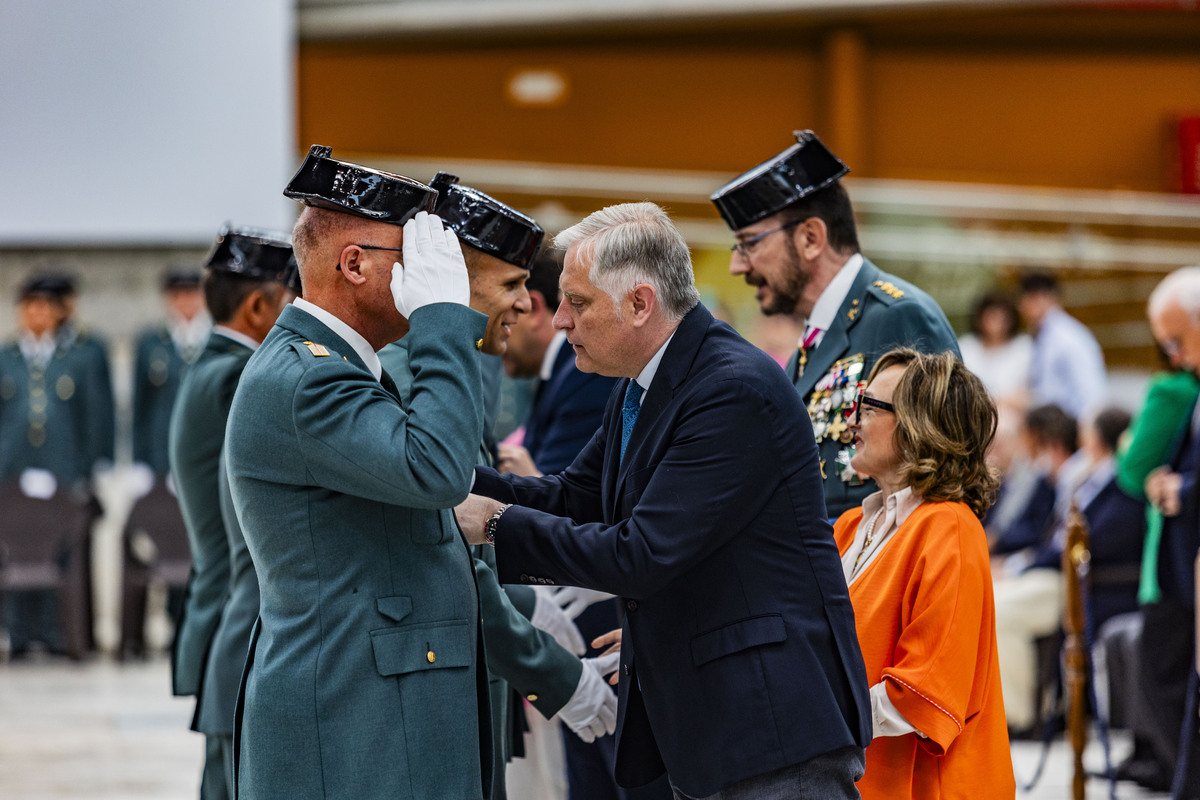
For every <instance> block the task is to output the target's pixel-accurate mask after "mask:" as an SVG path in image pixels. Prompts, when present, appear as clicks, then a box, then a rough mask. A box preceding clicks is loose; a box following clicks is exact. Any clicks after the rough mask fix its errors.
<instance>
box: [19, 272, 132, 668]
mask: <svg viewBox="0 0 1200 800" xmlns="http://www.w3.org/2000/svg"><path fill="white" fill-rule="evenodd" d="M73 291H74V286H73V281H72V280H71V279H70V278H69V277H68V276H64V275H59V274H45V275H37V276H34V277H32V278H31V279H30V280H29V281H27V282H26V283H25V285H24V286H23V288H22V289H21V292H20V294H19V296H18V318H19V325H20V333H19V335H18V336H17V338H16V339H14V340H12V341H10V342H9V343H7V344H6V345H4V347H3V348H2V349H0V480H6V481H19V482H20V484H21V487H22V489H23V490H24V491H25V493H26V494H28V495H30V496H32V497H37V498H41V499H50V498H51V497H56V496H57V497H59V498H63V499H64V501H67V502H70V501H74V502H78V503H86V504H88V505H89V506H90V507H91V508H92V509H93V516H94V515H95V514H96V513H98V505H97V504H96V503H95V501H94V498H93V495H92V489H91V482H92V478H93V475H94V473H95V472H96V471H97V470H99V469H102V468H103V467H106V466H108V465H111V463H112V436H111V435H112V430H113V425H114V422H113V419H112V408H113V404H112V402H113V401H112V394H111V384H110V383H109V381H108V361H107V356H106V354H105V352H104V349H103V347H102V345H100V346H88V347H84V346H83V344H82V342H83V341H92V342H93V343H94V342H96V340H95V339H94V338H92V337H80V336H79V335H77V334H71V335H70V336H69V337H68V336H64V335H63V333H62V331H63V329H64V327H65V326H66V324H67V319H68V305H67V301H66V297H67V296H68V294H70V293H73ZM105 433H107V439H105ZM89 525H90V523H89ZM79 533H80V537H79V540H78V541H75V542H74V544H73V547H72V549H71V551H70V552H69V553H68V554H67V556H68V558H69V559H71V560H72V564H73V565H74V566H73V567H72V570H71V575H72V577H71V578H70V579H71V580H76V579H77V580H78V581H79V586H78V591H76V592H74V593H73V596H75V597H77V600H78V603H79V604H80V607H79V608H68V609H60V608H59V604H58V598H57V597H56V596H55V594H54V593H53V592H49V591H47V592H23V593H13V594H9V595H8V596H7V597H6V598H5V604H4V614H5V625H6V627H7V628H8V634H9V643H10V646H11V648H12V651H11V652H12V654H13V655H17V656H19V655H21V654H22V653H24V652H25V651H26V650H28V648H29V646H30V644H31V643H32V642H34V641H40V642H42V643H44V644H45V645H47V646H48V648H49V649H50V650H51V651H52V652H67V653H68V654H70V655H72V656H75V657H79V656H82V655H83V654H84V653H85V652H86V651H88V650H90V649H91V648H92V635H91V618H92V613H91V602H90V601H91V580H90V577H91V575H90V563H91V562H90V536H89V535H88V533H89V532H88V531H87V530H83V531H80V532H79ZM63 611H65V612H66V613H65V614H63V615H62V616H63V617H64V618H65V619H67V620H68V621H70V623H71V624H70V625H69V628H68V629H67V630H66V631H64V630H62V628H61V626H60V624H59V618H60V612H63Z"/></svg>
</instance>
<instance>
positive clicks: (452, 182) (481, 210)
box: [429, 172, 546, 269]
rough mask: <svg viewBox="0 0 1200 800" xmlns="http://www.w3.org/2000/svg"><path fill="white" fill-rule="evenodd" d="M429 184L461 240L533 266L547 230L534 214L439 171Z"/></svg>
mask: <svg viewBox="0 0 1200 800" xmlns="http://www.w3.org/2000/svg"><path fill="white" fill-rule="evenodd" d="M429 185H430V186H431V187H432V188H433V189H435V190H436V191H437V193H438V201H437V206H436V210H435V212H434V213H436V214H437V215H438V216H439V217H441V218H442V222H444V223H445V224H446V225H447V226H448V227H450V229H452V230H453V231H454V233H455V234H457V235H458V238H459V239H460V240H461V241H464V242H466V243H467V244H469V245H470V246H471V247H474V248H476V249H478V250H482V251H483V252H485V253H487V254H488V255H492V256H495V257H496V258H499V259H501V260H503V261H507V262H508V263H510V264H514V265H516V266H518V267H522V268H524V269H529V265H530V264H532V263H533V259H534V256H536V255H537V251H538V247H540V246H541V244H542V238H543V237H544V236H545V235H546V232H545V231H544V230H542V226H541V225H538V224H537V223H536V222H534V221H533V219H531V218H530V217H527V216H525V215H524V214H522V213H521V212H520V211H517V210H516V209H514V208H511V207H509V206H506V205H505V204H504V203H501V202H500V201H499V200H497V199H496V198H494V197H492V196H490V195H487V194H484V193H483V192H481V191H479V190H478V189H472V188H471V187H470V186H461V185H459V183H458V176H457V175H451V174H450V173H448V172H439V173H438V174H437V175H435V176H434V178H433V180H432V181H430V182H429Z"/></svg>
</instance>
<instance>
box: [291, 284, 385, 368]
mask: <svg viewBox="0 0 1200 800" xmlns="http://www.w3.org/2000/svg"><path fill="white" fill-rule="evenodd" d="M292 305H294V306H295V307H296V308H298V309H300V310H301V311H306V312H308V313H309V314H310V315H311V316H313V317H316V319H317V321H318V322H321V323H324V325H325V327H327V328H329V330H331V331H333V332H334V333H335V334H337V335H338V336H340V337H342V340H343V341H345V342H346V344H348V345H350V347H351V348H352V349H353V350H354V352H355V353H357V354H358V357H359V358H361V359H362V362H363V363H364V364H366V365H367V369H368V370H370V371H371V374H372V375H374V376H375V380H379V378H380V376H381V375H383V365H382V364H380V363H379V354H378V353H376V352H375V350H374V349H373V348H372V347H371V345H370V343H369V342H368V341H367V340H366V339H364V338H363V336H362V334H361V333H359V332H358V331H356V330H354V328H351V327H350V326H349V325H347V324H346V323H345V322H342V321H341V320H340V319H339V318H337V317H335V316H334V315H333V314H331V313H329V312H328V311H326V310H325V309H323V308H321V307H320V306H319V305H317V304H316V303H312V302H309V301H308V300H305V299H304V298H303V297H297V298H296V299H295V300H293V301H292ZM317 344H320V342H318V343H317Z"/></svg>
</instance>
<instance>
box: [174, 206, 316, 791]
mask: <svg viewBox="0 0 1200 800" xmlns="http://www.w3.org/2000/svg"><path fill="white" fill-rule="evenodd" d="M291 258H292V247H291V241H290V239H289V238H288V237H287V236H286V235H285V234H277V233H272V232H268V231H261V230H255V229H252V228H241V229H232V230H231V229H228V228H227V229H225V230H223V231H222V232H221V234H220V235H219V236H218V237H217V242H216V245H215V246H214V247H213V250H212V252H211V253H210V254H209V257H208V262H207V264H206V268H207V273H206V275H205V277H204V298H205V301H206V302H207V304H208V308H209V311H210V312H211V313H212V317H213V323H214V324H213V329H212V332H211V334H210V335H209V337H208V341H207V343H206V344H205V347H204V351H203V353H201V354H200V357H199V358H198V359H197V361H196V363H195V364H193V365H192V367H191V369H189V370H188V373H187V375H185V376H184V378H183V382H182V384H181V385H180V387H179V398H178V401H177V402H176V404H175V411H174V414H173V415H172V417H171V426H170V465H171V473H172V475H173V476H174V480H175V485H176V488H177V490H178V492H179V500H180V505H181V507H182V509H183V517H184V521H185V522H186V523H187V531H188V543H189V544H190V546H191V550H192V574H191V577H190V578H189V580H188V588H187V596H186V598H185V600H184V610H183V615H182V618H181V619H180V622H179V629H178V631H177V632H176V635H175V646H174V648H173V652H172V667H173V673H172V679H173V684H174V685H173V690H174V693H175V694H176V695H181V696H186V695H196V714H195V717H194V718H193V720H192V728H193V729H194V730H197V731H200V732H201V733H203V734H204V735H205V762H204V775H203V779H202V781H201V785H200V796H201V797H202V798H204V800H210V799H211V800H221V799H223V798H227V797H230V796H231V795H232V791H231V788H230V782H229V781H230V776H231V775H232V769H233V759H232V752H233V713H234V702H233V701H234V699H235V698H236V691H237V690H236V686H234V687H229V688H230V691H228V692H226V693H220V692H217V693H214V695H215V696H212V697H210V696H209V695H208V693H207V692H205V691H201V689H202V688H203V687H205V686H206V684H205V671H206V667H207V666H208V657H209V653H210V650H211V648H212V647H213V638H214V634H215V633H216V630H217V626H218V623H219V622H220V620H221V613H222V610H223V608H224V605H225V601H226V598H227V597H228V595H229V588H230V577H231V564H230V548H229V541H228V535H227V533H226V530H225V525H224V522H223V520H222V517H221V504H220V471H219V459H220V456H221V448H222V445H223V443H224V441H225V423H226V421H227V419H228V417H229V406H230V404H231V403H232V402H233V393H234V390H235V389H237V385H238V380H239V379H240V378H241V375H242V370H243V369H244V368H245V366H246V362H247V361H249V360H250V355H251V354H252V353H253V352H254V351H255V350H256V349H257V348H258V345H259V343H261V342H262V340H263V339H264V338H266V335H267V333H268V332H270V330H271V326H273V325H274V324H275V320H276V318H277V317H278V316H279V312H280V310H281V309H282V307H283V306H282V304H283V302H284V301H286V300H287V299H289V298H290V295H288V294H287V293H286V291H285V289H284V286H283V281H284V280H285V279H286V277H287V271H288V266H289V261H290V260H291ZM246 644H248V638H247V639H244V640H243V642H242V648H241V652H240V653H238V654H237V656H236V657H237V658H238V659H239V660H240V661H242V662H244V660H245V652H246ZM239 666H240V665H239Z"/></svg>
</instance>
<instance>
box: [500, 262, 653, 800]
mask: <svg viewBox="0 0 1200 800" xmlns="http://www.w3.org/2000/svg"><path fill="white" fill-rule="evenodd" d="M561 273H562V262H561V260H559V258H558V257H555V256H553V255H542V256H539V258H538V261H537V263H536V264H535V268H534V269H533V271H532V272H531V273H530V275H529V280H528V281H526V283H525V288H526V289H527V290H528V292H529V306H530V308H529V313H527V314H525V315H524V316H523V317H522V318H521V321H520V323H518V324H517V325H516V326H514V327H513V329H512V335H511V336H510V337H509V340H508V349H507V350H506V351H505V352H504V371H505V372H507V373H508V375H509V377H512V378H538V386H537V389H536V390H535V392H534V399H533V407H532V408H530V410H529V417H528V418H527V419H526V420H525V439H524V444H523V446H522V445H511V444H501V445H500V458H499V460H498V461H497V464H496V466H497V469H499V471H500V472H511V473H514V474H516V475H525V476H530V477H540V476H541V475H543V474H554V473H557V472H562V471H563V470H564V469H566V468H567V467H569V466H570V465H571V462H572V461H574V460H575V457H576V456H577V455H579V452H580V451H581V450H583V448H584V446H585V445H586V444H587V443H588V442H589V441H591V438H592V436H594V435H595V433H596V429H597V428H599V427H600V426H601V424H602V423H603V421H604V407H605V406H606V405H608V398H609V396H610V395H611V394H612V390H613V386H615V385H616V382H617V381H616V379H615V378H610V377H608V376H606V375H600V374H598V373H595V372H582V371H580V370H579V369H578V368H577V367H576V366H575V351H574V348H572V347H570V346H569V345H567V334H566V333H565V332H564V331H560V330H558V329H556V328H555V327H554V311H555V309H557V308H558V301H559V295H558V279H559V275H560V274H561ZM551 596H552V598H553V599H554V601H555V602H556V603H558V604H559V605H561V606H562V607H563V610H564V611H566V612H567V613H568V614H570V615H572V616H574V617H575V624H576V625H577V626H578V627H579V632H580V633H581V634H582V635H583V639H584V641H585V642H591V641H592V640H593V639H595V638H596V637H597V636H601V635H602V634H605V633H608V632H609V631H611V630H613V629H614V628H619V627H620V625H621V622H620V616H619V612H618V611H617V601H616V599H615V598H614V597H612V595H610V594H607V593H606V592H593V591H591V590H589V589H580V588H578V587H574V586H568V587H563V588H561V589H559V590H557V591H556V592H554V594H552V595H551ZM576 615H578V616H576ZM600 653H601V651H600V649H598V648H591V647H589V649H588V652H587V655H588V656H590V657H596V656H599V655H600ZM562 743H563V758H564V761H565V762H566V768H567V790H568V797H569V798H570V799H571V800H606V799H607V798H621V800H654V798H660V797H661V798H669V797H670V796H671V789H670V787H669V786H668V785H667V782H666V780H658V781H655V782H654V783H652V784H650V785H649V786H645V787H640V788H638V789H622V788H621V787H619V786H617V784H616V782H615V780H614V778H613V766H614V764H615V761H616V755H617V754H616V743H615V741H614V739H613V738H612V737H611V736H605V737H603V738H598V739H596V741H594V742H585V741H583V740H581V739H580V738H579V737H578V736H575V735H573V734H571V733H570V732H569V731H563V733H562Z"/></svg>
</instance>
